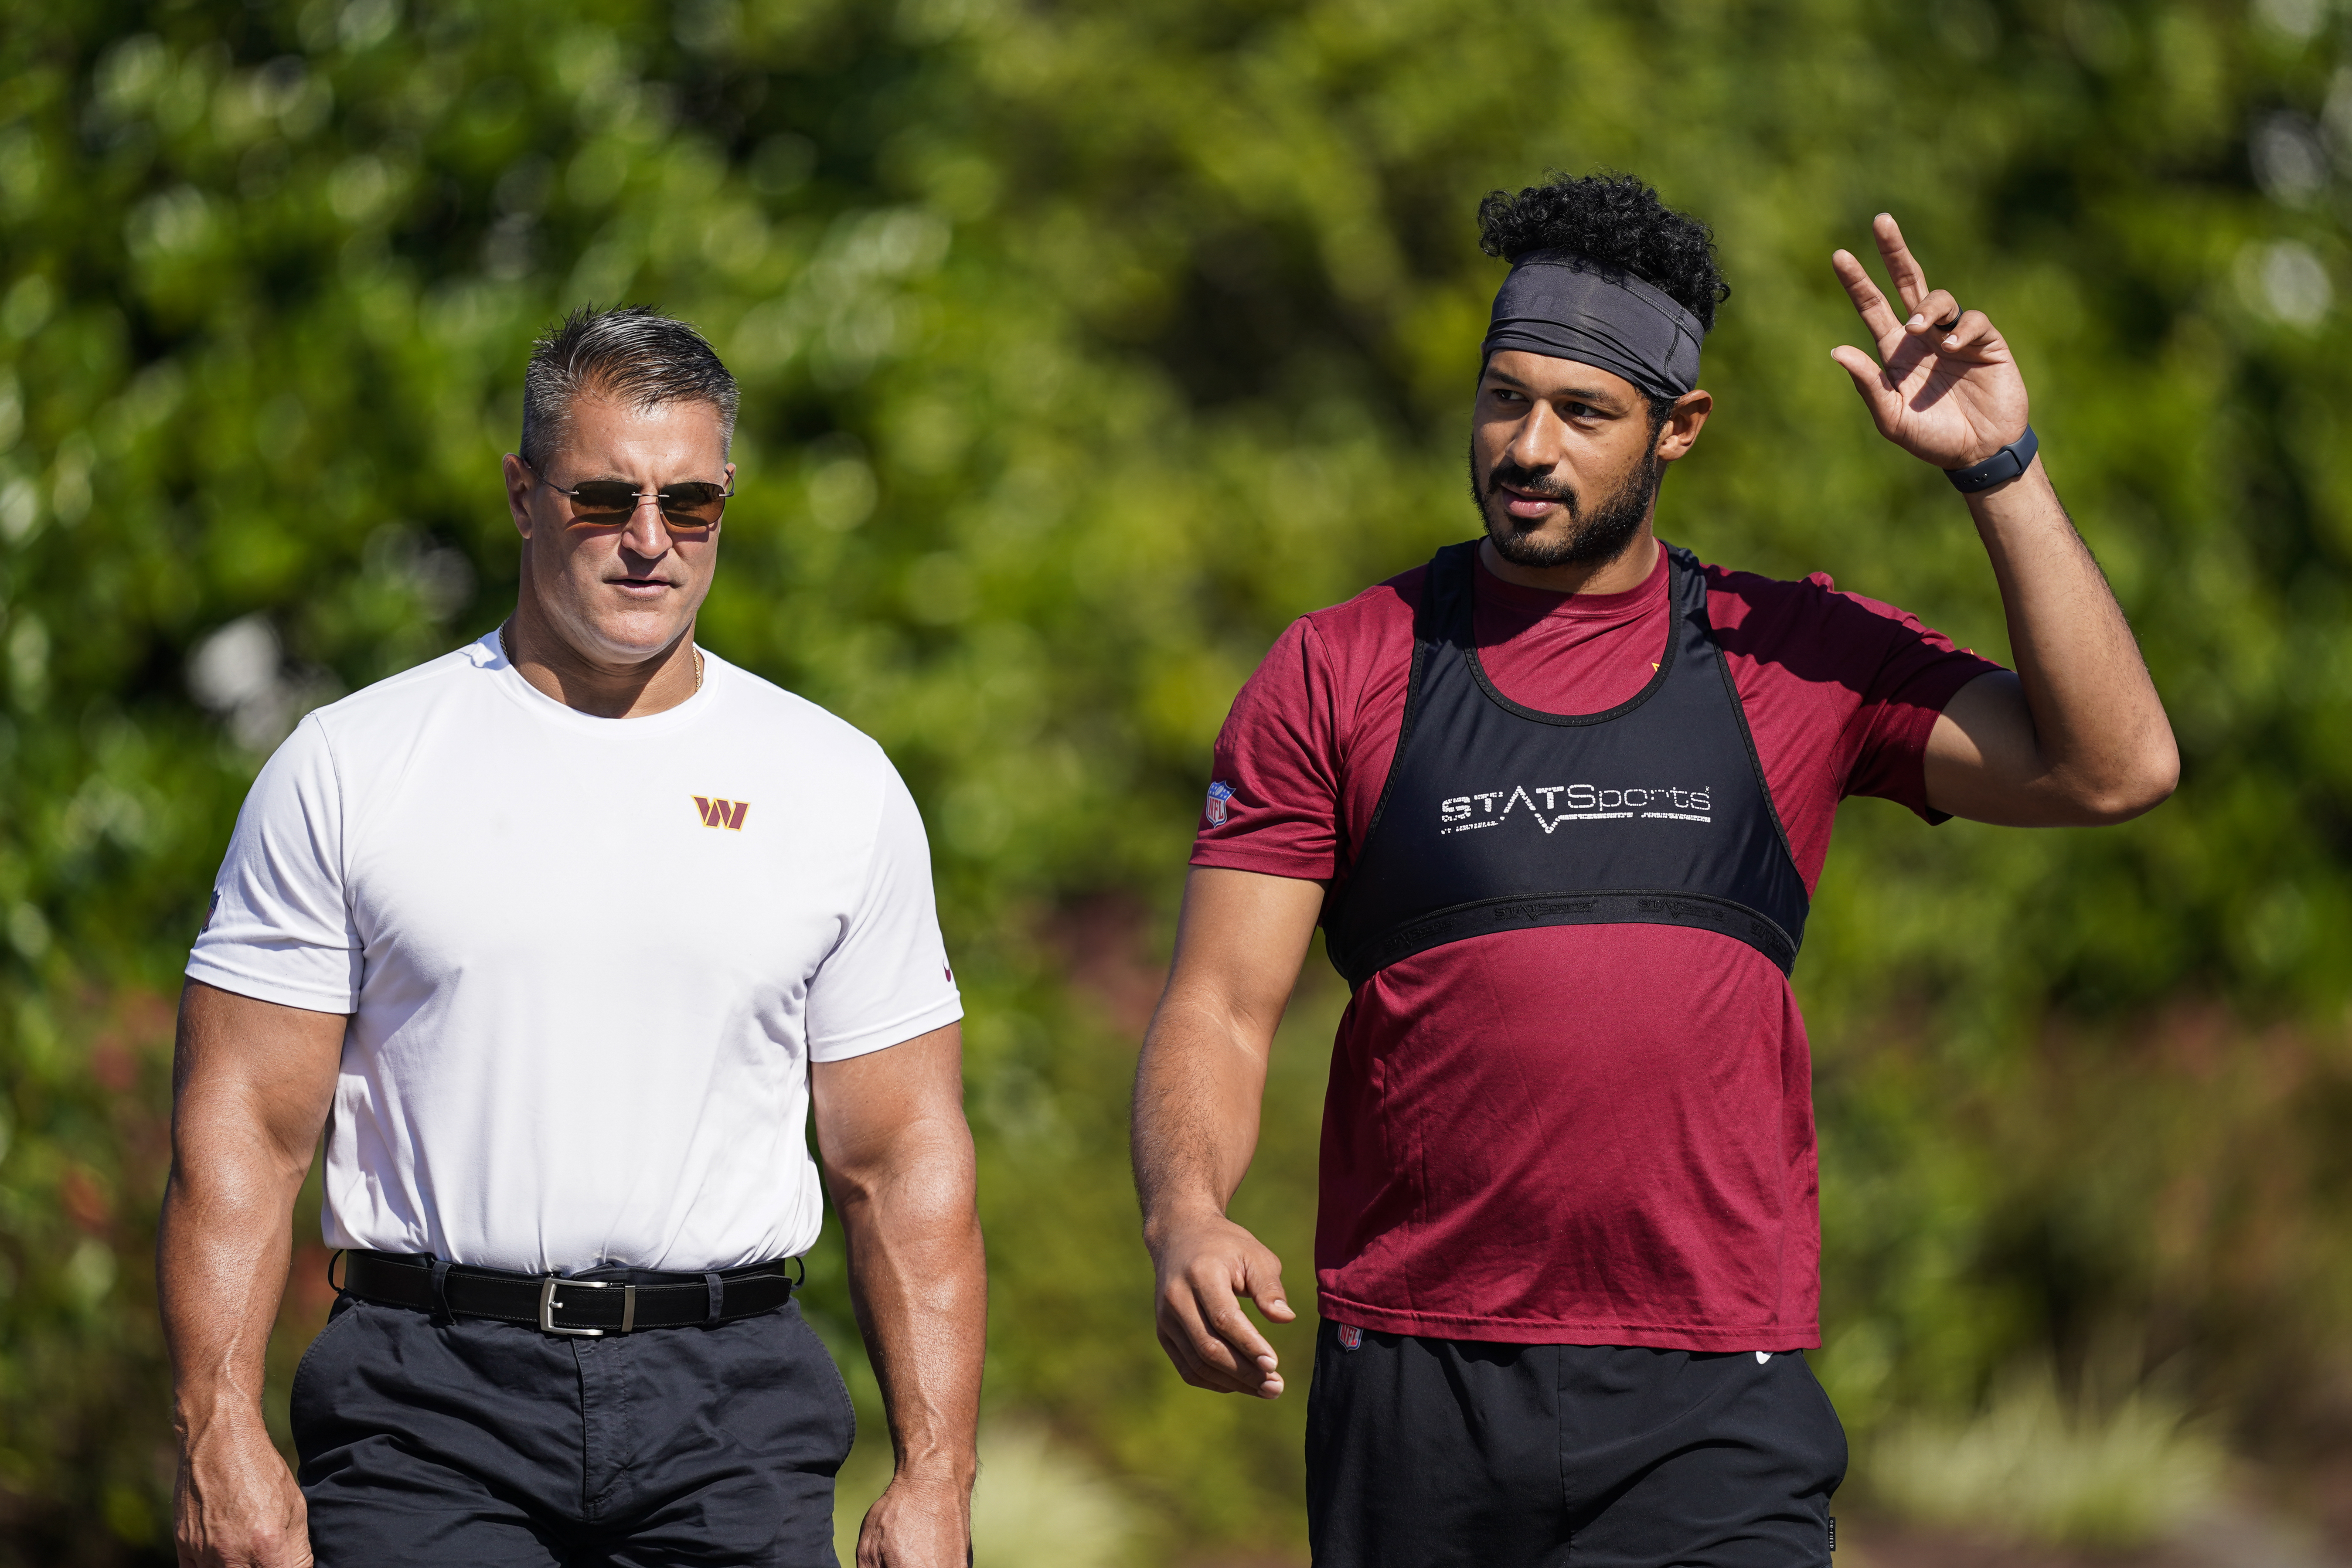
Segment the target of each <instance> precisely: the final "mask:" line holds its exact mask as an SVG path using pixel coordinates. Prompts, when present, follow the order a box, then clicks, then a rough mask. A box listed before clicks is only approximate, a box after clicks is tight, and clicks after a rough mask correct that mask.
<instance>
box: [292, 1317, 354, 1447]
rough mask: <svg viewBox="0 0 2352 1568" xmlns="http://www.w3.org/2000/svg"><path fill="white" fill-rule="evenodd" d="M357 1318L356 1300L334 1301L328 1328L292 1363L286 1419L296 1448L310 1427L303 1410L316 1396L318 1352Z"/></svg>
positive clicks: (328, 1318) (320, 1332)
mask: <svg viewBox="0 0 2352 1568" xmlns="http://www.w3.org/2000/svg"><path fill="white" fill-rule="evenodd" d="M359 1314H360V1303H359V1302H358V1300H355V1299H353V1298H352V1297H350V1296H339V1297H337V1298H336V1299H335V1305H334V1309H333V1310H331V1311H330V1312H329V1313H328V1314H327V1326H326V1327H325V1328H323V1329H320V1331H319V1332H318V1336H317V1337H316V1338H314V1339H313V1340H311V1342H310V1344H309V1346H308V1347H306V1348H305V1349H304V1350H303V1352H302V1359H301V1360H300V1361H298V1362H296V1363H294V1383H293V1385H292V1387H291V1388H290V1390H289V1393H288V1397H287V1405H288V1410H287V1415H289V1418H290V1419H291V1420H292V1421H293V1423H294V1425H295V1427H296V1434H297V1435H296V1443H295V1446H296V1447H301V1442H300V1429H301V1428H302V1427H304V1426H308V1425H309V1422H308V1421H307V1420H306V1418H305V1415H304V1406H305V1405H307V1404H308V1403H310V1399H309V1397H308V1396H309V1395H313V1394H316V1393H317V1389H316V1388H315V1387H314V1386H311V1385H314V1384H316V1383H317V1382H318V1376H319V1352H320V1351H321V1350H323V1349H325V1348H326V1344H327V1342H328V1341H329V1340H331V1339H333V1338H335V1336H336V1335H338V1334H340V1333H341V1332H342V1331H343V1325H345V1324H346V1323H348V1322H350V1321H352V1319H353V1318H356V1317H358V1316H359Z"/></svg>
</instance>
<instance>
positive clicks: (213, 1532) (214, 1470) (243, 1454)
mask: <svg viewBox="0 0 2352 1568" xmlns="http://www.w3.org/2000/svg"><path fill="white" fill-rule="evenodd" d="M172 1535H173V1542H174V1543H175V1544H176V1545H177V1546H178V1548H179V1554H180V1568H310V1510H309V1508H308V1507H307V1506H306V1505H305V1504H304V1503H303V1501H302V1489H301V1488H299V1487H298V1486H296V1485H295V1484H294V1478H293V1477H292V1476H291V1475H289V1474H288V1473H287V1469H286V1461H285V1460H284V1459H282V1458H278V1448H277V1446H276V1445H274V1444H273V1443H271V1442H270V1440H269V1434H268V1430H267V1429H266V1428H264V1427H263V1426H261V1423H260V1420H259V1418H258V1417H256V1419H255V1420H254V1421H253V1422H251V1423H250V1424H249V1425H246V1426H239V1427H237V1428H236V1429H235V1430H231V1431H221V1430H219V1429H218V1428H215V1429H213V1430H211V1431H208V1432H206V1433H205V1435H203V1436H198V1437H195V1438H187V1437H183V1440H182V1442H181V1444H180V1474H179V1479H178V1482H177V1483H176V1484H175V1486H174V1487H173V1500H172Z"/></svg>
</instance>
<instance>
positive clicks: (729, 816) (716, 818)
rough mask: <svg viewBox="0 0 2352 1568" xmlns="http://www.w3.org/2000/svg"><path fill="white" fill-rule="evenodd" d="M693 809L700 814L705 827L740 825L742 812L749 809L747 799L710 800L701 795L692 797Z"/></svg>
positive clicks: (741, 823) (741, 824)
mask: <svg viewBox="0 0 2352 1568" xmlns="http://www.w3.org/2000/svg"><path fill="white" fill-rule="evenodd" d="M694 809H695V810H697V811H698V812H700V813H701V814H702V826H705V827H740V826H743V814H744V813H745V812H747V811H749V810H751V802H750V801H748V800H711V799H709V798H706V797H705V796H702V795H696V796H695V797H694Z"/></svg>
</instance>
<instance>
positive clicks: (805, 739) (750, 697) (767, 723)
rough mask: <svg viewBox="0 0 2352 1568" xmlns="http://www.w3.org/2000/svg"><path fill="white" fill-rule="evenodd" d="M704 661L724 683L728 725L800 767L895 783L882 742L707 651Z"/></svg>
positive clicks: (842, 719)
mask: <svg viewBox="0 0 2352 1568" xmlns="http://www.w3.org/2000/svg"><path fill="white" fill-rule="evenodd" d="M702 656H703V658H704V659H705V660H706V661H707V662H708V665H709V668H710V669H711V670H712V671H713V672H716V673H718V674H719V678H720V679H723V680H725V681H726V683H727V690H726V700H727V706H728V708H729V709H730V710H732V713H733V718H732V720H731V722H732V723H733V724H734V725H735V726H738V727H740V728H741V729H743V731H745V732H746V733H748V734H756V735H758V736H760V737H761V739H762V740H763V741H765V742H767V743H769V744H771V745H775V746H779V747H781V748H782V749H783V750H784V751H785V752H786V753H787V754H789V755H790V756H791V757H792V758H793V760H794V762H795V763H798V764H800V765H802V766H808V765H811V764H814V766H816V767H819V768H824V769H838V770H846V771H848V772H850V773H853V774H868V775H878V774H887V775H888V776H889V777H890V778H891V779H893V780H896V779H897V778H898V769H897V767H896V766H894V765H893V764H892V763H891V761H890V758H889V756H888V754H887V752H884V751H883V750H882V743H881V742H879V741H877V740H876V739H874V737H873V736H871V735H868V734H867V733H866V731H863V730H861V729H859V728H858V727H857V726H856V725H855V724H852V723H851V722H850V721H848V720H846V719H844V718H842V717H841V716H840V715H838V714H836V713H834V712H833V711H831V710H828V709H825V708H823V707H820V706H819V705H818V704H816V703H814V702H812V701H810V700H808V699H807V698H805V697H803V696H802V695H801V694H800V693H799V692H797V691H792V690H788V689H785V688H784V687H782V686H779V685H777V684H776V683H775V682H774V681H772V680H770V679H766V678H765V677H763V676H758V675H754V674H752V673H751V671H750V670H748V669H745V668H743V667H742V666H741V665H739V664H733V663H730V662H729V661H728V660H726V659H723V658H719V656H718V655H717V654H715V653H712V652H711V651H710V650H709V648H707V647H706V648H704V649H703V650H702Z"/></svg>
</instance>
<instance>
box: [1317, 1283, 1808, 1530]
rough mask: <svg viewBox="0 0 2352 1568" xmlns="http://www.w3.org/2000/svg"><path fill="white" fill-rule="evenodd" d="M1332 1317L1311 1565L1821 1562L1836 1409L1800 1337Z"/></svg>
mask: <svg viewBox="0 0 2352 1568" xmlns="http://www.w3.org/2000/svg"><path fill="white" fill-rule="evenodd" d="M1346 1337H1347V1338H1348V1339H1349V1340H1350V1341H1354V1342H1355V1347H1354V1348H1353V1349H1349V1348H1347V1347H1346V1346H1345V1345H1343V1344H1342V1342H1341V1332H1340V1330H1339V1325H1338V1324H1336V1323H1330V1322H1326V1323H1325V1324H1324V1325H1323V1328H1322V1332H1321V1333H1320V1334H1319V1335H1318V1338H1317V1340H1316V1342H1315V1380H1314V1384H1313V1385H1312V1387H1311V1388H1310V1390H1309V1392H1308V1394H1307V1531H1308V1535H1309V1538H1310V1539H1311V1540H1312V1541H1313V1542H1314V1548H1315V1563H1316V1568H1440V1565H1451V1564H1461V1565H1462V1568H1670V1565H1671V1568H1825V1565H1826V1564H1827V1563H1829V1561H1830V1544H1829V1502H1830V1496H1831V1494H1832V1493H1833V1492H1835V1491H1836V1490H1837V1488H1838V1483H1839V1482H1840V1481H1841V1480H1843V1479H1845V1461H1846V1449H1845V1429H1844V1428H1843V1426H1840V1425H1839V1423H1838V1418H1837V1412H1836V1411H1834V1410H1832V1409H1831V1408H1830V1402H1829V1396H1828V1395H1827V1394H1823V1393H1822V1385H1821V1384H1819V1383H1817V1382H1815V1381H1814V1378H1813V1373H1812V1369H1811V1367H1809V1366H1807V1365H1806V1364H1805V1358H1804V1356H1803V1354H1802V1352H1796V1351H1787V1352H1781V1353H1780V1354H1777V1355H1774V1356H1772V1357H1770V1358H1769V1360H1767V1361H1763V1362H1760V1363H1759V1361H1758V1360H1757V1358H1756V1356H1755V1354H1754V1352H1748V1351H1736V1352H1727V1353H1722V1354H1705V1353H1700V1352H1692V1351H1659V1350H1628V1349H1622V1348H1615V1347H1610V1346H1589V1345H1507V1344H1491V1343H1486V1342H1478V1341H1472V1340H1430V1339H1416V1338H1413V1337H1411V1336H1409V1335H1403V1334H1382V1333H1374V1332H1372V1331H1370V1330H1364V1331H1354V1330H1350V1331H1348V1333H1347V1335H1346Z"/></svg>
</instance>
